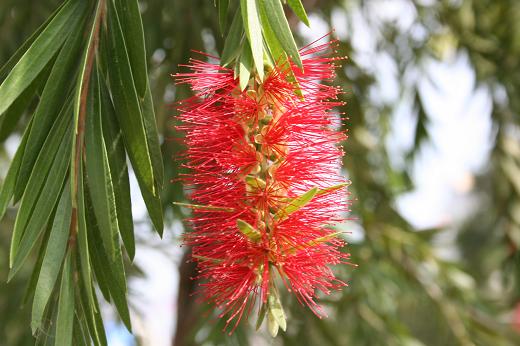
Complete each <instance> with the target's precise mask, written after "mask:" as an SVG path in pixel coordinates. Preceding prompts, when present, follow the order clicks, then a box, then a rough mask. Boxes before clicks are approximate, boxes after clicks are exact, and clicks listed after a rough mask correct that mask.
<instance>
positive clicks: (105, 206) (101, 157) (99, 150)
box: [85, 72, 119, 261]
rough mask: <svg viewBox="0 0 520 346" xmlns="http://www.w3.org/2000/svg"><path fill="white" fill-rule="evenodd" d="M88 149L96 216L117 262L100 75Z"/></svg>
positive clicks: (94, 82) (91, 98) (93, 89)
mask: <svg viewBox="0 0 520 346" xmlns="http://www.w3.org/2000/svg"><path fill="white" fill-rule="evenodd" d="M85 149H86V155H85V156H86V159H85V162H86V172H87V177H88V179H87V181H88V187H89V192H90V196H91V198H92V201H93V206H94V213H95V215H96V220H97V221H98V226H99V229H100V231H101V237H102V239H103V244H104V246H105V249H106V250H107V251H108V255H109V257H110V259H111V260H112V261H113V260H114V259H115V253H116V247H119V239H118V231H119V225H118V221H117V210H116V204H115V195H114V186H113V184H112V176H111V173H110V166H109V163H108V154H107V151H106V146H105V141H104V139H103V129H102V127H101V94H100V88H99V82H98V78H97V73H96V72H94V73H93V74H92V79H91V83H90V88H89V93H88V98H87V119H86V124H85Z"/></svg>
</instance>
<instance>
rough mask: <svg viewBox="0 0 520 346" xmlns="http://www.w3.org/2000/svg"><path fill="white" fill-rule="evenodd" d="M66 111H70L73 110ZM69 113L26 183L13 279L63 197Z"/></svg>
mask: <svg viewBox="0 0 520 346" xmlns="http://www.w3.org/2000/svg"><path fill="white" fill-rule="evenodd" d="M66 110H69V111H70V107H66ZM67 113H68V112H67V111H64V112H62V114H60V116H59V118H58V119H57V120H56V123H55V124H54V126H53V127H52V129H51V131H50V133H49V136H48V138H47V140H46V141H45V143H44V145H43V148H42V150H41V152H40V155H38V159H37V160H36V163H35V165H34V171H33V173H32V174H31V176H30V178H29V181H28V183H27V191H28V192H27V193H25V194H24V195H23V198H22V201H21V203H20V208H19V210H18V215H17V216H16V221H15V224H14V230H13V236H12V241H11V250H10V256H9V259H10V264H11V267H12V271H11V273H10V277H12V275H14V273H15V272H16V271H17V270H18V269H19V266H20V265H21V264H22V262H23V260H25V258H26V256H27V255H28V254H29V251H30V249H31V248H32V247H33V245H34V242H35V241H36V240H37V238H38V236H39V234H40V232H41V230H42V227H43V226H44V225H45V223H47V220H48V218H49V216H50V214H51V213H52V210H53V208H54V205H55V203H56V202H57V200H58V198H59V196H60V191H61V186H62V184H63V182H64V180H65V175H66V173H67V169H68V163H69V160H68V158H69V155H70V150H71V148H70V139H71V138H70V134H68V131H67V128H69V129H70V126H69V125H70V118H68V117H67V115H69V114H67ZM22 236H23V237H22ZM22 249H23V251H22ZM18 252H20V253H18ZM16 257H18V258H17V259H15V258H16ZM16 262H17V263H18V265H16Z"/></svg>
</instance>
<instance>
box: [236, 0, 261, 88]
mask: <svg viewBox="0 0 520 346" xmlns="http://www.w3.org/2000/svg"><path fill="white" fill-rule="evenodd" d="M240 7H241V9H242V19H243V21H244V27H245V28H246V33H247V38H248V40H249V46H250V47H251V53H252V57H253V62H254V63H255V67H256V71H257V73H258V77H260V79H261V80H262V79H264V50H263V49H264V44H263V41H262V27H261V26H260V16H259V13H258V9H257V0H240Z"/></svg>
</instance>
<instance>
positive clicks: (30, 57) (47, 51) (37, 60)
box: [0, 1, 86, 116]
mask: <svg viewBox="0 0 520 346" xmlns="http://www.w3.org/2000/svg"><path fill="white" fill-rule="evenodd" d="M85 6H86V2H85V1H69V2H67V3H66V4H65V5H64V6H63V8H62V9H61V10H60V11H59V13H58V14H57V15H56V16H55V17H54V18H53V19H52V21H51V22H50V23H49V24H48V25H47V26H46V27H45V29H44V30H43V31H42V33H41V34H40V36H38V38H37V39H36V40H35V41H34V42H33V43H32V45H31V47H30V48H29V49H28V50H27V51H26V52H25V54H24V55H23V56H22V58H21V59H20V60H19V61H18V63H17V64H16V66H15V67H14V68H13V70H12V71H11V73H9V75H8V76H7V77H6V79H5V80H4V82H3V83H2V84H1V85H0V100H2V102H0V116H1V115H2V114H3V113H4V112H5V111H6V110H7V108H9V106H11V104H12V103H13V102H14V101H15V100H16V99H17V98H18V96H20V94H21V93H22V92H23V91H24V90H25V89H26V88H27V87H28V86H29V85H30V84H31V82H32V81H33V80H34V79H35V78H36V77H37V76H38V75H39V74H40V72H41V71H42V70H43V68H44V67H45V66H46V65H47V63H48V62H49V60H51V59H52V57H53V56H54V54H55V53H56V52H57V51H58V49H59V48H60V47H61V46H62V44H63V42H64V41H65V39H66V38H67V36H68V35H67V34H68V33H69V32H70V28H71V27H75V23H77V22H78V21H80V20H81V17H82V15H83V11H84V9H85Z"/></svg>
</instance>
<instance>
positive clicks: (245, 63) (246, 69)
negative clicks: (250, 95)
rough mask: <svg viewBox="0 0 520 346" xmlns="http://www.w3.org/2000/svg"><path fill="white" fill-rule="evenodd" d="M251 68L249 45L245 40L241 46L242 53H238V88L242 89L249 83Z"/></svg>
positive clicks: (251, 60) (251, 59)
mask: <svg viewBox="0 0 520 346" xmlns="http://www.w3.org/2000/svg"><path fill="white" fill-rule="evenodd" d="M252 69H253V57H252V56H251V47H249V43H248V42H245V43H244V45H243V47H242V54H240V67H239V71H240V72H239V78H240V90H244V89H245V88H246V87H247V84H248V83H249V78H250V76H251V70H252Z"/></svg>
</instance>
